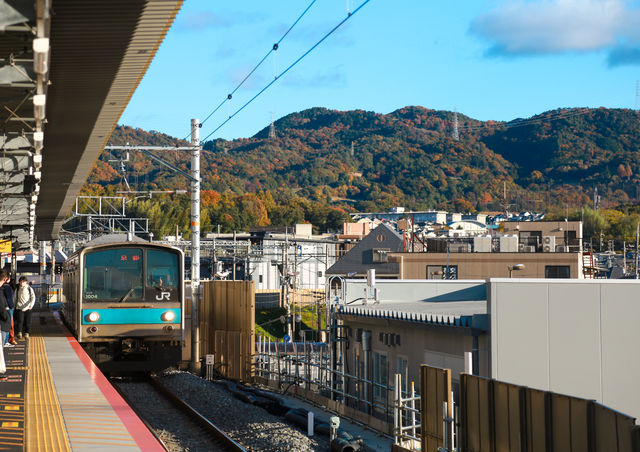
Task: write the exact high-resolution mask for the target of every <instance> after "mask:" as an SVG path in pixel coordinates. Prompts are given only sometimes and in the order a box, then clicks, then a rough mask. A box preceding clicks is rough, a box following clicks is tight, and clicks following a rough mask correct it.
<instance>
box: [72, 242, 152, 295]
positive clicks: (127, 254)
mask: <svg viewBox="0 0 640 452" xmlns="http://www.w3.org/2000/svg"><path fill="white" fill-rule="evenodd" d="M83 289H84V290H83V293H84V299H85V300H86V301H92V300H96V301H99V300H100V301H121V302H126V301H131V300H140V299H141V298H142V294H143V276H142V250H141V249H137V248H119V249H110V250H102V251H94V252H91V253H87V254H86V255H85V257H84V282H83Z"/></svg>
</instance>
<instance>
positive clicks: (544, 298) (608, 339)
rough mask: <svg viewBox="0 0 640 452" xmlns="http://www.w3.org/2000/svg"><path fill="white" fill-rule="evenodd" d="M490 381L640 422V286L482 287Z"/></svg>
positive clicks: (503, 283) (534, 283) (515, 283)
mask: <svg viewBox="0 0 640 452" xmlns="http://www.w3.org/2000/svg"><path fill="white" fill-rule="evenodd" d="M487 291H488V293H487V295H488V300H489V306H488V309H489V313H490V318H491V377H493V378H496V379H498V380H502V381H505V382H509V383H514V384H518V385H526V386H531V387H533V388H537V389H542V390H550V391H554V392H558V393H563V394H568V395H573V396H577V397H583V398H588V399H595V400H597V401H598V402H600V403H602V404H603V405H606V406H608V407H610V408H613V409H615V410H618V411H620V412H623V413H625V414H628V415H631V416H635V417H638V418H640V359H639V358H638V351H637V346H638V344H640V328H639V327H638V322H639V320H640V282H638V281H635V280H617V281H611V280H596V281H590V280H582V281H572V280H524V279H522V280H506V279H503V280H495V279H492V280H490V281H489V283H488V288H487Z"/></svg>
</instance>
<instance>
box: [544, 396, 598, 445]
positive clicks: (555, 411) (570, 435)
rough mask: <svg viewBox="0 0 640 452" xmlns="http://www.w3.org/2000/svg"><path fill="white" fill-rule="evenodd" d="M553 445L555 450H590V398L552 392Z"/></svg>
mask: <svg viewBox="0 0 640 452" xmlns="http://www.w3.org/2000/svg"><path fill="white" fill-rule="evenodd" d="M549 403H550V415H551V429H552V435H551V445H552V448H553V450H554V451H567V452H582V451H588V450H589V415H588V412H589V404H590V403H591V402H590V401H589V400H584V399H578V398H575V397H570V396H566V395H563V394H554V393H551V394H550V400H549Z"/></svg>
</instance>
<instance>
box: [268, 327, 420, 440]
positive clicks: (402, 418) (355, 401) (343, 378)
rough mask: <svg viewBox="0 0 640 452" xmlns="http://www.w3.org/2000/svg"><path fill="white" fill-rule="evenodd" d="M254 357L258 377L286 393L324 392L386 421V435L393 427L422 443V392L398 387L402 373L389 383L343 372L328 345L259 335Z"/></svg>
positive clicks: (327, 396) (404, 437)
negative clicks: (420, 393)
mask: <svg viewBox="0 0 640 452" xmlns="http://www.w3.org/2000/svg"><path fill="white" fill-rule="evenodd" d="M255 358H256V359H255V375H256V376H257V377H261V378H263V379H266V380H268V381H272V382H275V383H276V384H277V386H278V388H279V389H281V390H282V391H283V392H284V393H287V392H295V393H297V394H299V395H302V396H304V392H303V391H298V390H299V389H304V390H306V391H309V392H312V393H315V394H318V395H321V396H323V397H325V398H327V399H329V400H334V401H336V402H338V403H341V404H343V405H345V406H346V407H350V408H352V409H355V410H357V411H359V412H361V413H362V414H364V415H370V416H373V417H375V418H377V419H379V420H381V421H382V422H383V423H386V424H387V425H388V426H389V428H388V429H387V431H384V432H383V433H389V432H390V431H392V430H393V434H394V435H395V434H397V436H398V438H400V440H402V441H419V438H420V417H421V414H420V409H419V403H420V402H419V400H420V396H419V394H417V393H416V391H415V387H414V385H413V383H412V384H411V385H410V389H409V390H408V391H403V390H402V385H401V381H400V385H399V386H398V383H397V381H398V380H397V379H398V378H399V377H400V375H399V374H397V375H396V379H395V384H393V385H391V384H384V383H382V382H378V381H374V379H371V378H364V377H363V376H361V375H353V374H351V373H348V372H344V371H343V370H342V363H333V365H332V362H331V361H332V355H331V353H330V347H329V346H328V345H327V344H325V343H323V342H297V343H296V342H292V343H284V342H268V341H266V340H265V339H264V338H263V337H260V338H259V340H258V342H256V355H255ZM386 377H387V378H385V379H384V381H387V382H388V381H390V380H389V378H388V377H389V375H388V370H387V376H386ZM396 388H400V390H399V391H398V390H396ZM416 403H417V404H418V408H416ZM392 422H393V424H392Z"/></svg>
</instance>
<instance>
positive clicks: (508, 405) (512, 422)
mask: <svg viewBox="0 0 640 452" xmlns="http://www.w3.org/2000/svg"><path fill="white" fill-rule="evenodd" d="M492 384H493V405H494V407H493V409H494V413H493V419H494V426H495V429H494V441H495V452H511V451H518V450H521V448H522V443H521V438H522V437H523V435H522V431H521V429H522V410H523V407H522V397H521V392H522V390H521V388H520V387H519V386H515V385H512V384H508V383H503V382H501V381H493V382H492Z"/></svg>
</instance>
